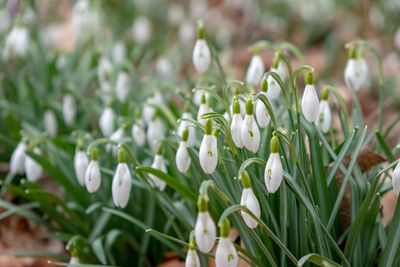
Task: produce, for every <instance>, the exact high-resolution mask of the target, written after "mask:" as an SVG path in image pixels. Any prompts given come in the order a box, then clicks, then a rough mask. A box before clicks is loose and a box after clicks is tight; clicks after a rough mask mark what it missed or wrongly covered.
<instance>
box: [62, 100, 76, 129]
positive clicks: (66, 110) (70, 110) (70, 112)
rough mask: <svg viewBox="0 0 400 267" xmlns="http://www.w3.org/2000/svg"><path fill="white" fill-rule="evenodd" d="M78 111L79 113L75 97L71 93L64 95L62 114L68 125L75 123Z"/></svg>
mask: <svg viewBox="0 0 400 267" xmlns="http://www.w3.org/2000/svg"><path fill="white" fill-rule="evenodd" d="M76 113H77V107H76V102H75V98H74V97H73V96H72V95H70V94H66V95H64V97H63V105H62V115H63V118H64V122H65V124H66V125H68V126H71V125H72V124H73V123H74V120H75V117H76Z"/></svg>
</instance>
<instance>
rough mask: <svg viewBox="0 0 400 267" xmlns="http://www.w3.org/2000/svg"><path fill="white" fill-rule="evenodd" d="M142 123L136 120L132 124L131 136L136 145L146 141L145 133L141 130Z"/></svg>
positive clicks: (141, 144)
mask: <svg viewBox="0 0 400 267" xmlns="http://www.w3.org/2000/svg"><path fill="white" fill-rule="evenodd" d="M142 125H143V123H141V121H140V122H137V123H135V124H133V126H132V137H133V140H134V141H135V144H136V145H137V146H143V145H144V143H145V142H146V135H145V133H144V130H143V126H142Z"/></svg>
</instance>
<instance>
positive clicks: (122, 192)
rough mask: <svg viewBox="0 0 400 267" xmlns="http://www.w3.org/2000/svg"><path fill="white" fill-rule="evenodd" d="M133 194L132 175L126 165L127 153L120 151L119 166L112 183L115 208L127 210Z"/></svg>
mask: <svg viewBox="0 0 400 267" xmlns="http://www.w3.org/2000/svg"><path fill="white" fill-rule="evenodd" d="M130 192H131V173H130V171H129V167H128V165H127V164H126V159H125V153H124V151H123V150H122V149H121V148H120V150H119V151H118V166H117V170H116V171H115V174H114V178H113V182H112V197H113V201H114V204H115V206H117V207H120V208H125V207H126V205H127V204H128V201H129V194H130Z"/></svg>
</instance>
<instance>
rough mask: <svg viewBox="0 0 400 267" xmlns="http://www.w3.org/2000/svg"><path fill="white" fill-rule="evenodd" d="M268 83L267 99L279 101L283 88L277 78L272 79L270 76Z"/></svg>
mask: <svg viewBox="0 0 400 267" xmlns="http://www.w3.org/2000/svg"><path fill="white" fill-rule="evenodd" d="M271 71H272V69H271ZM267 82H268V91H267V97H268V98H269V99H277V98H278V97H279V95H280V93H281V86H280V85H279V83H278V82H277V81H276V80H275V78H274V77H272V75H269V76H268V78H267Z"/></svg>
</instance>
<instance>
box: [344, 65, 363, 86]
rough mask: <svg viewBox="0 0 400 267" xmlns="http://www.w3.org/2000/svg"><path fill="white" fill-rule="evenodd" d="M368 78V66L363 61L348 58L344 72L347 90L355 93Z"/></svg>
mask: <svg viewBox="0 0 400 267" xmlns="http://www.w3.org/2000/svg"><path fill="white" fill-rule="evenodd" d="M367 77H368V65H367V63H366V62H365V60H364V59H353V58H350V59H349V60H348V61H347V64H346V68H345V70H344V80H345V82H346V84H347V86H348V87H349V88H354V89H355V90H356V91H357V90H359V89H360V87H361V86H362V85H363V83H365V81H366V79H367Z"/></svg>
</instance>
